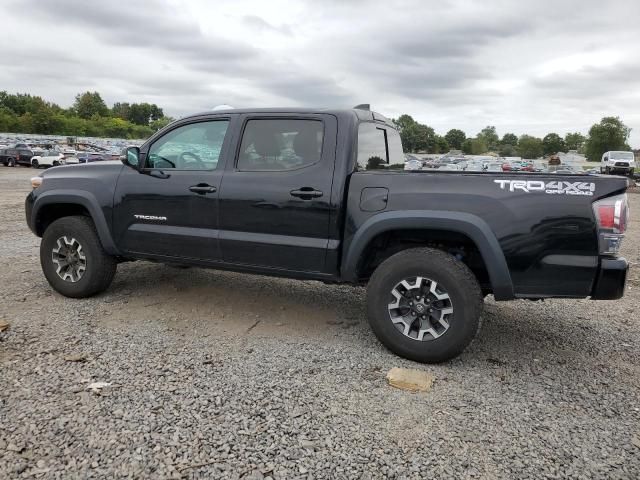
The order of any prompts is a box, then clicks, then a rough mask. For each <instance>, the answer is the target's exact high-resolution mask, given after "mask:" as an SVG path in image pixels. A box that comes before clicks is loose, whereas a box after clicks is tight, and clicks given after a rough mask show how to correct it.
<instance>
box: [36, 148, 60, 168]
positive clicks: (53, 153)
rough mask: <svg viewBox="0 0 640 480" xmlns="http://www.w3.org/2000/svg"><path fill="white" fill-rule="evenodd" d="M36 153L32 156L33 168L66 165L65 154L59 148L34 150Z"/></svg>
mask: <svg viewBox="0 0 640 480" xmlns="http://www.w3.org/2000/svg"><path fill="white" fill-rule="evenodd" d="M34 153H36V155H34V156H33V157H31V166H32V167H33V168H48V167H57V166H58V165H64V163H65V162H64V155H62V153H60V152H58V151H57V150H44V151H42V152H34Z"/></svg>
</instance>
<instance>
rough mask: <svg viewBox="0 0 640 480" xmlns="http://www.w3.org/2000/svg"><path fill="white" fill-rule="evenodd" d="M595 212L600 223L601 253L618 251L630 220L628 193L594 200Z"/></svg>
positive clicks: (599, 241)
mask: <svg viewBox="0 0 640 480" xmlns="http://www.w3.org/2000/svg"><path fill="white" fill-rule="evenodd" d="M593 213H594V214H595V217H596V222H597V224H598V243H599V247H600V253H602V254H607V255H611V254H616V253H618V252H619V251H620V244H621V243H622V239H623V238H624V232H625V230H626V229H627V223H628V220H629V201H628V199H627V195H626V194H622V195H615V196H613V197H608V198H603V199H602V200H598V201H597V202H594V203H593Z"/></svg>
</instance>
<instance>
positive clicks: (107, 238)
mask: <svg viewBox="0 0 640 480" xmlns="http://www.w3.org/2000/svg"><path fill="white" fill-rule="evenodd" d="M52 204H72V205H81V206H83V207H84V208H86V209H87V211H88V212H89V214H90V215H91V219H92V220H93V223H94V225H95V226H96V231H97V232H98V237H99V238H100V242H101V243H102V247H103V248H104V249H105V251H106V252H107V253H108V254H110V255H120V251H119V250H118V248H117V247H116V244H115V242H114V241H113V237H112V236H111V231H110V230H109V225H108V223H107V219H106V218H105V216H104V213H103V211H102V209H101V208H100V204H99V202H98V200H97V198H96V197H95V195H93V194H92V193H91V192H87V191H84V190H57V189H56V190H48V191H46V192H43V193H41V194H40V195H38V196H37V197H36V198H35V200H34V202H33V207H32V208H31V219H30V222H29V225H30V226H32V229H33V230H34V231H35V230H36V226H37V225H38V219H39V215H40V212H41V211H42V207H44V206H46V205H52Z"/></svg>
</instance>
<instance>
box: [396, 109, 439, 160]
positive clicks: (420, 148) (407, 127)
mask: <svg viewBox="0 0 640 480" xmlns="http://www.w3.org/2000/svg"><path fill="white" fill-rule="evenodd" d="M393 122H394V123H395V125H396V126H397V128H398V131H399V132H400V139H401V140H402V148H403V150H404V151H405V152H435V150H436V141H437V139H436V137H437V135H436V132H435V131H434V130H433V128H431V127H429V126H427V125H423V124H421V123H418V122H416V121H415V120H414V119H413V118H412V117H411V116H410V115H406V114H405V115H401V116H400V117H398V119H397V120H393Z"/></svg>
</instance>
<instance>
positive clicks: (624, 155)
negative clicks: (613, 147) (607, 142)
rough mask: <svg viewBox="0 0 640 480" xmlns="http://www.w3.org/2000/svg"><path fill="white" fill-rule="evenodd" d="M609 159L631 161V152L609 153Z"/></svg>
mask: <svg viewBox="0 0 640 480" xmlns="http://www.w3.org/2000/svg"><path fill="white" fill-rule="evenodd" d="M609 158H610V159H611V160H633V152H611V153H610V154H609Z"/></svg>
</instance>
